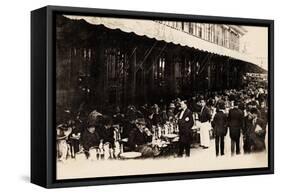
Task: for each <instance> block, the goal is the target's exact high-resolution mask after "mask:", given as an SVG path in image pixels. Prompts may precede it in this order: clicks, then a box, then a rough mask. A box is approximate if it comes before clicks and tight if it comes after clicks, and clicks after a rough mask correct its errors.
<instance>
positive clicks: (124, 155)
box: [120, 152, 141, 159]
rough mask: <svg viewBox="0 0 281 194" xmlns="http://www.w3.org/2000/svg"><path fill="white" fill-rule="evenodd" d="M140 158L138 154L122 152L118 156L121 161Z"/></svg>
mask: <svg viewBox="0 0 281 194" xmlns="http://www.w3.org/2000/svg"><path fill="white" fill-rule="evenodd" d="M139 157H141V153H140V152H123V153H121V154H120V158H121V159H136V158H139Z"/></svg>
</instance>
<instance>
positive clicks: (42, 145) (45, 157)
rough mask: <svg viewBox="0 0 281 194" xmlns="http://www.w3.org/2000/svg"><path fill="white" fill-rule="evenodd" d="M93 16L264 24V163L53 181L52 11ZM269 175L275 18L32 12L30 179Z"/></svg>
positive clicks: (68, 183) (46, 182) (65, 183)
mask: <svg viewBox="0 0 281 194" xmlns="http://www.w3.org/2000/svg"><path fill="white" fill-rule="evenodd" d="M61 13H63V14H71V15H94V16H111V17H125V18H138V19H155V20H157V19H160V18H161V19H167V20H183V19H184V20H191V21H195V22H213V23H228V24H239V25H249V26H265V27H268V29H269V34H268V53H269V55H268V76H269V77H268V78H269V79H268V82H269V99H268V101H269V127H268V129H269V136H268V138H269V140H268V142H269V145H268V167H267V168H253V169H239V170H219V171H204V172H188V173H187V172H183V173H167V174H150V175H135V176H122V177H121V176H120V177H106V178H87V179H68V180H56V179H55V174H56V171H55V170H56V163H55V139H56V138H55V135H56V134H55V133H54V130H52V129H54V128H55V118H56V117H55V111H54V110H55V109H54V106H55V97H56V95H55V87H56V85H55V83H56V80H55V40H54V36H55V27H54V25H55V17H54V16H55V15H56V14H61ZM273 173H274V21H273V20H261V19H245V18H232V17H216V16H200V15H185V14H170V13H152V12H138V11H121V10H109V9H93V8H77V7H61V6H46V7H43V8H40V9H37V10H34V11H32V12H31V182H32V183H34V184H37V185H40V186H43V187H46V188H57V187H73V186H88V185H106V184H120V183H135V182H151V181H170V180H182V179H198V178H214V177H229V176H242V175H259V174H273Z"/></svg>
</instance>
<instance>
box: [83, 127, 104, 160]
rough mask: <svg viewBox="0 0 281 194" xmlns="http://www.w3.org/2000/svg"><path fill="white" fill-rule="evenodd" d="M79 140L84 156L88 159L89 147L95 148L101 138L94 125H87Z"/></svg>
mask: <svg viewBox="0 0 281 194" xmlns="http://www.w3.org/2000/svg"><path fill="white" fill-rule="evenodd" d="M81 140H82V142H81V143H82V146H83V148H84V152H85V155H86V158H87V159H88V158H89V157H90V152H89V151H90V149H91V148H96V149H97V148H98V147H99V144H100V142H101V138H100V135H99V133H98V131H97V130H96V126H95V125H89V126H88V128H87V129H86V130H85V131H84V133H83V135H82V138H81Z"/></svg>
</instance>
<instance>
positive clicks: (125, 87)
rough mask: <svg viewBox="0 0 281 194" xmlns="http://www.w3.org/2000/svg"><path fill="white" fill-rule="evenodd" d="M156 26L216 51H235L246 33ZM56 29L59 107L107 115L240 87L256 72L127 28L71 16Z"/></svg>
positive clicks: (175, 24) (230, 60) (222, 27)
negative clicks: (133, 106)
mask: <svg viewBox="0 0 281 194" xmlns="http://www.w3.org/2000/svg"><path fill="white" fill-rule="evenodd" d="M153 22H154V23H155V24H157V25H159V29H160V30H162V31H163V32H164V33H167V34H168V33H169V37H171V36H173V35H174V31H180V32H181V33H182V32H183V33H185V34H187V35H189V36H193V37H195V38H197V39H200V40H201V41H202V40H203V41H206V42H209V43H211V44H212V45H214V46H213V47H214V48H215V49H216V47H219V48H220V47H223V48H225V49H229V50H233V51H235V52H236V51H237V52H238V51H239V37H240V36H243V33H246V30H245V29H243V28H242V27H239V26H233V25H221V24H203V23H192V22H191V23H190V22H166V21H153ZM56 24H57V27H56V80H57V82H56V86H57V93H56V94H57V98H56V101H57V107H58V108H66V107H68V108H71V109H75V110H78V109H85V108H88V109H99V110H104V109H108V108H110V107H116V106H120V107H126V106H127V105H129V104H137V105H141V104H144V103H155V102H159V101H163V102H164V101H169V100H171V99H174V98H176V97H181V98H188V97H190V96H192V95H194V94H195V93H198V92H204V93H206V92H210V91H220V90H224V89H229V88H239V87H242V86H243V80H242V78H243V75H244V74H245V73H246V72H247V70H248V69H249V67H251V68H252V69H255V68H256V67H255V65H254V64H251V63H249V62H245V61H242V60H239V59H235V58H232V57H229V56H222V55H219V54H216V53H212V52H208V51H203V50H200V49H196V48H193V47H191V46H182V45H180V44H175V43H174V42H173V41H171V40H167V41H166V40H165V39H164V40H159V39H157V38H158V37H156V38H153V37H152V38H151V37H148V35H146V34H144V35H139V32H134V31H132V32H127V31H126V30H124V29H122V26H121V27H116V28H114V29H112V28H110V27H107V26H106V25H103V24H97V25H93V24H91V23H89V22H86V21H85V20H83V19H79V20H73V19H70V18H68V17H65V16H58V17H57V19H56ZM140 28H142V26H141V27H140ZM152 30H153V29H152ZM176 35H177V34H176ZM175 37H176V38H179V37H178V36H175ZM182 39H183V40H185V36H183V37H182ZM195 40H196V39H195ZM203 43H204V42H203ZM203 43H202V44H203ZM207 50H208V48H207ZM258 71H260V70H259V69H258Z"/></svg>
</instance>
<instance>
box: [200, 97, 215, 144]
mask: <svg viewBox="0 0 281 194" xmlns="http://www.w3.org/2000/svg"><path fill="white" fill-rule="evenodd" d="M200 105H201V107H202V108H201V112H200V115H199V121H200V122H201V127H200V144H201V146H202V147H203V149H207V148H209V146H210V133H209V131H210V129H211V123H210V121H211V118H212V113H211V109H210V108H209V107H208V106H207V105H206V102H205V100H204V99H201V100H200Z"/></svg>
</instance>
